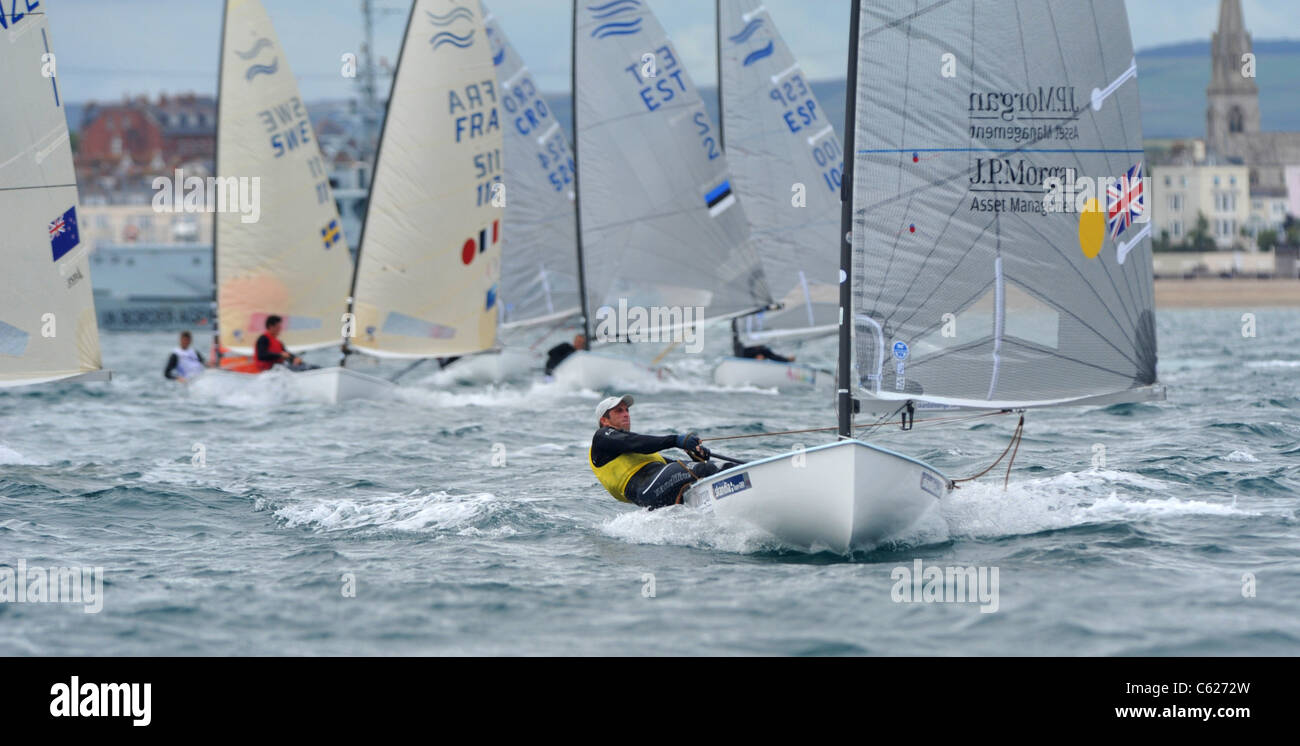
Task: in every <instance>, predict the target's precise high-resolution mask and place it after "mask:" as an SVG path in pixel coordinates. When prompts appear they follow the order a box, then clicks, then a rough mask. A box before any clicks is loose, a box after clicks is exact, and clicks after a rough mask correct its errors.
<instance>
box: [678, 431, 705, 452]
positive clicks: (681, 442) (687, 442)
mask: <svg viewBox="0 0 1300 746" xmlns="http://www.w3.org/2000/svg"><path fill="white" fill-rule="evenodd" d="M677 447H678V448H680V449H682V450H683V451H687V452H690V451H693V450H695V449H696V448H699V447H700V436H698V435H696V434H695V433H686V434H685V435H678V436H677Z"/></svg>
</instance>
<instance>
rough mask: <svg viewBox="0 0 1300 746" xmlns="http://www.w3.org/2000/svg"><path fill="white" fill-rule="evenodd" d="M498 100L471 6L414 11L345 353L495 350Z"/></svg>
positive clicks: (431, 4)
mask: <svg viewBox="0 0 1300 746" xmlns="http://www.w3.org/2000/svg"><path fill="white" fill-rule="evenodd" d="M501 95H502V93H501V90H500V86H499V85H498V83H497V80H496V71H495V68H494V66H493V64H492V44H491V42H490V40H489V39H488V35H487V33H486V31H485V30H484V26H483V16H482V9H481V6H480V4H479V3H478V2H475V1H474V0H464V2H459V3H458V2H453V1H452V0H416V2H415V4H414V6H413V7H412V9H411V16H410V19H409V20H408V22H407V30H406V37H405V39H404V41H403V42H402V50H401V56H400V57H399V60H398V68H397V73H396V76H395V78H394V81H393V90H392V93H391V94H390V97H389V104H388V113H387V116H386V118H385V121H384V128H383V135H382V137H381V138H380V144H379V152H378V155H377V157H376V164H375V176H374V183H373V185H372V187H371V193H370V202H369V205H368V210H367V214H366V220H365V225H364V227H363V229H362V234H361V244H360V247H359V249H358V256H357V270H356V276H355V279H354V287H353V302H354V306H353V307H354V310H355V313H356V336H355V337H354V338H353V339H352V340H351V345H352V347H353V348H354V349H357V350H359V351H361V352H364V353H366V354H368V355H374V356H377V357H391V358H419V357H434V356H444V355H462V354H467V353H470V352H477V351H479V350H486V349H490V348H491V347H493V345H494V343H495V340H496V331H497V316H498V310H499V305H500V304H499V303H498V295H499V287H498V282H499V278H500V274H501V243H502V233H501V230H502V213H503V210H502V207H500V206H498V205H499V204H501V203H502V200H501V199H494V197H497V196H498V194H499V191H498V187H499V182H500V181H501V174H502V153H503V150H504V144H503V141H502V131H501V127H502V112H501V108H502V107H501V102H500V97H501ZM504 197H505V199H506V200H509V195H508V194H506V195H504Z"/></svg>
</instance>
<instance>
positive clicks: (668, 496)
mask: <svg viewBox="0 0 1300 746" xmlns="http://www.w3.org/2000/svg"><path fill="white" fill-rule="evenodd" d="M631 406H632V397H631V396H627V395H624V396H611V397H609V398H608V399H605V400H604V401H602V402H601V403H600V404H597V405H596V422H597V423H598V424H599V425H600V428H599V429H598V430H596V435H595V436H594V437H592V439H591V450H590V451H588V452H587V460H588V461H589V462H590V463H591V470H592V471H593V472H595V473H596V478H597V479H599V480H600V483H601V484H602V485H604V486H605V489H607V490H609V494H611V495H613V496H614V498H615V499H617V500H620V501H622V502H629V503H634V504H636V505H640V506H641V507H643V508H650V509H651V510H654V509H655V508H662V507H663V506H665V505H672V504H674V503H679V502H681V496H682V493H683V492H685V491H686V487H688V486H689V485H690V484H692V483H693V482H695V481H696V480H697V479H700V478H702V477H707V476H710V475H712V474H716V473H718V471H719V468H718V467H717V466H715V465H714V464H712V463H710V462H709V456H710V453H709V449H707V448H705V447H704V446H703V445H702V444H701V443H700V438H699V436H698V435H696V434H695V433H686V434H685V435H638V434H636V433H634V432H631V428H632V415H631V413H630V412H629V411H628V409H629V408H630V407H631ZM669 448H680V449H682V450H683V451H686V453H687V455H689V456H690V457H691V458H692V459H694V461H695V463H689V464H688V463H686V462H682V461H669V460H668V459H665V458H664V457H663V456H660V455H659V452H660V451H664V450H667V449H669Z"/></svg>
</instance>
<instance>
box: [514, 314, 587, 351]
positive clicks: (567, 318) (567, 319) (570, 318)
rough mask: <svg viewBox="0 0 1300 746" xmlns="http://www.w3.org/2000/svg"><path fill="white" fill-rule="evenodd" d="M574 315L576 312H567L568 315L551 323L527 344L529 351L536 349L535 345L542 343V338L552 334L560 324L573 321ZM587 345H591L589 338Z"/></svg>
mask: <svg viewBox="0 0 1300 746" xmlns="http://www.w3.org/2000/svg"><path fill="white" fill-rule="evenodd" d="M576 315H577V314H568V315H566V316H565V317H564V318H562V319H560V320H559V322H557V323H556V324H554V325H552V326H551V327H550V328H548V329H547V330H546V331H544V332H542V335H541V336H540V337H538V338H537V340H536V341H535V342H533V343H532V344H530V345H528V349H529V350H530V351H531V350H535V349H537V345H539V344H541V343H542V340H544V339H546V338H547V337H549V336H551V335H552V334H554V333H555V332H556V331H557V330H559V329H560V327H562V326H564V325H566V324H570V323H573V319H574V318H575V317H576ZM587 345H588V346H589V347H590V346H591V342H590V340H588V342H587Z"/></svg>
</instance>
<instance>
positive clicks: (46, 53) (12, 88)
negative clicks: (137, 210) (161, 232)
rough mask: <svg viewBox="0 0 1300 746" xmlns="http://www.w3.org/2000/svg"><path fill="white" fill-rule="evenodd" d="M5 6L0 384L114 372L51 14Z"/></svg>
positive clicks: (0, 55) (102, 377)
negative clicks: (108, 365)
mask: <svg viewBox="0 0 1300 746" xmlns="http://www.w3.org/2000/svg"><path fill="white" fill-rule="evenodd" d="M18 8H19V6H14V9H13V10H12V12H11V13H9V14H7V15H6V13H5V11H4V10H0V19H2V20H3V21H4V23H3V27H2V28H0V69H3V70H4V71H5V93H4V95H5V105H4V106H3V107H0V132H3V133H5V136H4V138H3V139H0V215H3V216H4V218H3V219H4V229H3V231H0V263H2V264H3V265H4V271H3V272H0V388H6V387H11V386H25V385H29V384H40V383H51V382H55V381H107V380H109V378H110V376H111V374H110V372H109V371H107V370H104V369H103V365H102V363H101V360H100V353H99V325H98V322H97V320H96V316H95V302H94V294H93V292H92V289H91V285H90V264H89V262H88V261H87V257H88V255H89V252H90V248H91V247H90V246H89V244H87V243H85V242H83V241H82V240H81V236H80V231H79V227H78V224H77V207H78V195H77V177H76V173H75V171H74V169H73V164H72V148H71V145H70V141H69V134H68V119H67V114H66V112H65V110H64V105H63V91H62V90H61V88H60V83H59V79H58V77H56V76H55V75H54V74H53V73H54V63H53V62H52V61H49V60H52V59H53V54H54V53H53V51H51V43H50V31H49V22H48V17H47V16H46V14H45V13H43V12H35V13H33V12H30V11H29V12H23V11H22V10H19V9H18Z"/></svg>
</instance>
